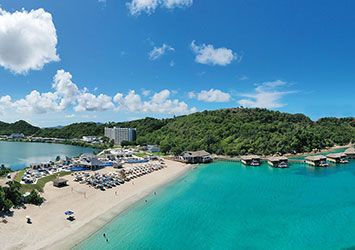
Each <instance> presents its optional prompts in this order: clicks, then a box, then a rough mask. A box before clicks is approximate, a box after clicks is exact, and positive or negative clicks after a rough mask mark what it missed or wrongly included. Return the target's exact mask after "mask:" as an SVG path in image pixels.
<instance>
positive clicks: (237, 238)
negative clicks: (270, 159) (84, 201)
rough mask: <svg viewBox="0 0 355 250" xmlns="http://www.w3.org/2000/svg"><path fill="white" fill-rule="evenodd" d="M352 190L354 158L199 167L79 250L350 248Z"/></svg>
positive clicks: (353, 240) (354, 240) (354, 210)
mask: <svg viewBox="0 0 355 250" xmlns="http://www.w3.org/2000/svg"><path fill="white" fill-rule="evenodd" d="M354 190H355V160H351V162H350V163H349V164H346V165H333V166H331V167H328V168H314V167H310V166H306V165H304V164H291V166H290V168H288V169H276V168H272V167H269V166H267V165H266V164H263V165H262V166H261V167H245V166H243V165H242V164H241V163H231V162H216V163H212V164H209V165H203V166H202V165H200V166H199V167H198V168H197V169H196V170H192V171H191V172H189V173H188V174H186V175H184V176H183V177H181V178H179V179H177V180H175V181H174V182H173V183H170V184H169V185H168V186H165V187H164V188H162V189H160V190H157V195H154V194H152V195H150V196H148V197H147V198H146V199H147V200H148V202H144V201H141V202H138V203H136V204H135V205H134V206H133V207H131V208H130V209H128V210H126V211H125V212H123V213H121V214H120V215H119V216H118V217H116V218H115V219H114V220H113V221H112V222H111V223H109V224H107V225H106V226H105V227H103V228H102V229H101V230H99V231H98V232H97V233H95V234H94V235H92V236H91V237H90V238H88V239H87V240H85V241H84V242H81V243H80V244H79V245H77V246H76V247H74V249H89V250H90V249H341V248H348V247H353V246H355V230H354V228H355V217H354V214H355V195H354V192H353V191H354ZM103 233H105V234H106V235H107V237H108V239H109V242H106V241H105V239H104V237H103Z"/></svg>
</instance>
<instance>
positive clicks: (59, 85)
mask: <svg viewBox="0 0 355 250" xmlns="http://www.w3.org/2000/svg"><path fill="white" fill-rule="evenodd" d="M71 79H72V75H71V74H70V73H69V72H65V71H64V70H58V71H57V74H56V75H55V76H54V78H53V84H52V88H53V89H54V91H53V92H47V93H40V92H39V91H37V90H33V91H31V93H30V94H28V95H26V97H25V98H23V99H19V100H17V101H14V102H12V101H11V97H10V96H3V97H1V98H0V113H2V114H4V113H5V112H6V111H8V112H11V110H12V109H13V110H14V111H16V112H17V113H20V114H44V113H51V112H60V111H65V110H67V109H68V108H69V107H72V106H74V110H75V111H77V112H83V111H104V110H107V109H113V108H114V104H113V103H112V97H110V96H107V95H104V94H99V95H98V96H96V95H94V94H91V93H87V89H86V88H83V89H82V90H79V88H78V87H77V85H76V84H75V83H73V82H72V80H71Z"/></svg>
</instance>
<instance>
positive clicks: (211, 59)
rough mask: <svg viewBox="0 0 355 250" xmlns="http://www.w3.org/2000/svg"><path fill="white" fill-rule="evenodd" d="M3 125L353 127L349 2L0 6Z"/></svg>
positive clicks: (166, 0)
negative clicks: (230, 118) (193, 116)
mask: <svg viewBox="0 0 355 250" xmlns="http://www.w3.org/2000/svg"><path fill="white" fill-rule="evenodd" d="M0 4H1V5H0V8H1V14H0V84H1V89H0V120H3V121H9V122H12V121H16V120H19V119H24V120H27V121H29V122H31V123H33V124H35V125H38V126H42V127H44V126H55V125H65V124H69V123H73V122H80V121H98V122H106V121H125V120H131V119H136V118H143V117H146V116H152V117H157V118H162V117H171V116H173V115H180V114H188V113H191V112H196V111H202V110H206V109H207V110H213V109H219V108H229V107H237V106H241V105H243V106H245V107H266V108H270V109H274V110H280V111H282V112H290V113H305V114H306V115H308V116H310V117H311V118H312V119H318V118H320V117H323V116H336V117H342V116H354V115H355V113H354V110H355V101H354V93H355V91H354V79H355V53H354V44H355V35H354V32H353V27H355V17H354V15H353V12H352V10H354V7H355V2H353V1H350V0H349V1H324V0H323V1H305V0H304V1H299V0H298V1H281V0H280V1H279V0H275V1H260V0H259V1H255V0H248V1H245V0H243V1H241V0H240V1H239V0H229V1H227V0H219V1H217V0H214V1H212V0H204V1H201V0H106V1H102V0H101V1H98V0H75V1H69V0H62V1H48V0H41V1H40V0H26V1H23V0H22V1H19V0H2V1H0Z"/></svg>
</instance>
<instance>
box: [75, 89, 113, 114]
mask: <svg viewBox="0 0 355 250" xmlns="http://www.w3.org/2000/svg"><path fill="white" fill-rule="evenodd" d="M111 100H112V97H110V96H108V95H104V94H100V95H98V96H96V95H93V94H91V93H82V94H80V95H79V96H78V97H77V101H78V105H77V106H75V107H74V110H75V111H77V112H84V111H94V112H100V111H104V110H107V109H113V108H114V107H115V105H114V104H113V103H112V101H111Z"/></svg>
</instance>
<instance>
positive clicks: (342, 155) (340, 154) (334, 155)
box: [327, 153, 346, 159]
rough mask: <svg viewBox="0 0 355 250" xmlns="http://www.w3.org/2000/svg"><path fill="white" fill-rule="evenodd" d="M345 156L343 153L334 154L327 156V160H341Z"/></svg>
mask: <svg viewBox="0 0 355 250" xmlns="http://www.w3.org/2000/svg"><path fill="white" fill-rule="evenodd" d="M345 156H346V155H345V154H344V153H336V154H328V155H327V157H328V158H333V159H334V158H341V157H345Z"/></svg>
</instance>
